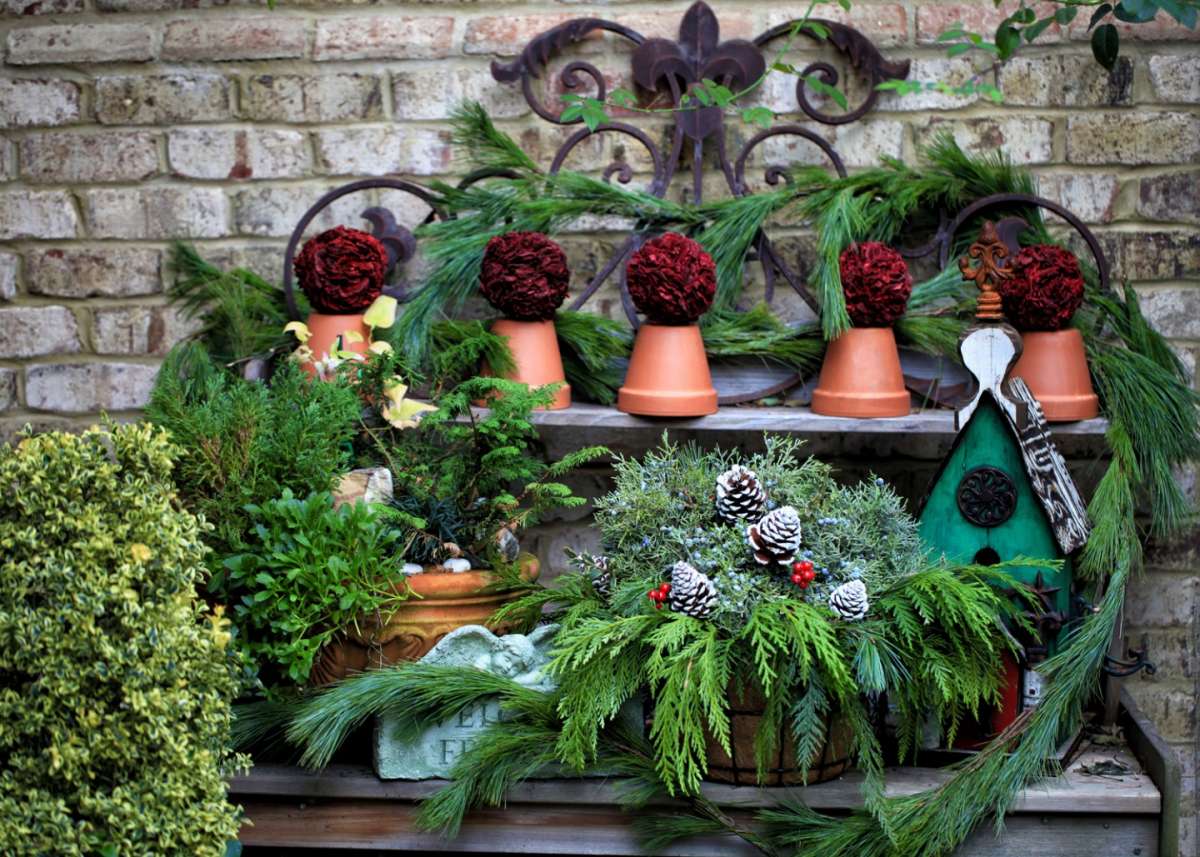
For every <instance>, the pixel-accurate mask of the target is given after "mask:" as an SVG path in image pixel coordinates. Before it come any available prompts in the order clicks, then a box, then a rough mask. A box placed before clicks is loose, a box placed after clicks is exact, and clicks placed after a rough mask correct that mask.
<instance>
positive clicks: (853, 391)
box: [812, 241, 912, 417]
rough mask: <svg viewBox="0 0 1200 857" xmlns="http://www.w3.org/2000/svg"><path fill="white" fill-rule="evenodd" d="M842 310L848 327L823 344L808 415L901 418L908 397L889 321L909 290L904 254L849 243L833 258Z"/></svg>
mask: <svg viewBox="0 0 1200 857" xmlns="http://www.w3.org/2000/svg"><path fill="white" fill-rule="evenodd" d="M838 267H839V269H840V273H841V279H842V290H843V292H844V293H845V296H846V312H847V314H848V315H849V316H850V321H851V322H853V324H854V326H853V327H852V328H850V329H849V330H847V331H846V332H845V333H843V334H842V335H841V336H838V337H837V338H836V339H834V340H832V341H831V342H830V343H829V346H828V348H827V349H826V351H825V362H824V363H823V364H822V365H821V377H820V379H819V381H818V382H817V388H816V389H815V390H814V391H813V397H812V409H813V413H817V414H824V415H826V416H833V417H902V416H905V415H906V414H908V412H909V407H910V399H909V395H908V390H907V389H905V387H904V375H903V373H902V372H901V371H900V354H899V352H898V351H897V349H896V336H895V334H894V333H893V331H892V325H894V324H895V323H896V322H897V321H899V320H900V318H901V317H902V316H903V315H904V311H905V307H906V306H907V305H908V297H909V295H910V294H912V275H911V274H910V273H909V271H908V265H907V264H905V262H904V258H903V257H902V256H901V255H900V254H899V253H898V252H897V251H896V250H894V249H892V248H891V247H888V246H887V245H886V244H880V243H879V242H877V241H865V242H862V243H859V244H853V245H851V246H850V247H848V248H846V249H845V250H844V251H842V254H841V257H840V258H839V260H838Z"/></svg>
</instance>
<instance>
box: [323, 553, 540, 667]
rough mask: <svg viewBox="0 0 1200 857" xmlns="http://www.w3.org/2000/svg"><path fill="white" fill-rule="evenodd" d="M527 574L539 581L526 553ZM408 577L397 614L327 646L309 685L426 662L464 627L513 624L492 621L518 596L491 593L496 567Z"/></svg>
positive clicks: (503, 629)
mask: <svg viewBox="0 0 1200 857" xmlns="http://www.w3.org/2000/svg"><path fill="white" fill-rule="evenodd" d="M520 562H521V577H522V578H524V579H525V580H536V579H537V576H538V573H539V571H540V568H539V566H538V561H537V558H536V557H534V556H532V555H530V554H522V555H521V560H520ZM431 568H433V567H432V566H431V567H429V568H427V569H426V571H424V572H422V573H421V574H412V575H408V576H407V577H406V578H405V580H404V581H403V582H397V583H396V585H395V587H394V589H395V591H396V592H397V593H401V592H404V591H405V587H406V586H407V587H408V589H409V590H411V593H412V594H410V595H409V596H408V600H406V601H402V602H400V603H399V604H397V605H396V606H395V607H394V608H393V610H392V612H391V613H390V614H388V615H386V616H382V617H379V618H375V617H372V618H370V619H366V620H364V621H362V622H360V623H359V627H358V630H357V631H354V630H349V631H347V632H346V633H345V634H344V635H343V636H342V637H341V638H340V639H339V640H338V641H337V642H336V643H332V644H330V645H328V646H326V647H325V648H324V649H322V650H321V653H320V654H319V655H318V656H317V660H316V663H315V664H314V665H313V669H312V673H311V675H310V677H309V683H310V684H312V685H314V686H318V687H319V686H321V685H324V684H329V683H330V682H333V681H337V680H338V679H341V678H344V677H345V676H347V675H349V674H351V673H356V672H362V671H363V670H367V669H375V668H378V667H383V666H387V665H388V664H394V663H397V662H398V661H416V660H420V659H421V658H422V657H424V656H425V655H426V654H428V653H429V650H430V649H432V648H433V647H434V646H436V645H437V643H438V641H439V640H441V639H442V637H444V636H446V635H447V634H449V633H450V632H451V631H453V630H455V629H456V628H461V627H463V626H464V625H484V626H486V627H488V628H489V629H491V630H492V631H493V632H494V633H496V634H504V633H507V632H508V631H509V630H510V628H509V627H508V626H507V625H493V624H491V623H489V622H488V619H489V618H490V617H491V615H492V614H493V613H495V612H496V611H497V610H499V609H500V608H501V607H502V606H504V605H505V604H507V603H508V602H509V601H512V600H513V599H514V598H516V597H517V593H514V592H511V591H509V592H488V591H485V590H487V588H488V587H489V586H491V585H493V584H494V583H495V582H496V575H495V574H493V573H492V572H491V571H464V572H459V573H457V574H452V573H450V572H446V571H432V570H430V569H431Z"/></svg>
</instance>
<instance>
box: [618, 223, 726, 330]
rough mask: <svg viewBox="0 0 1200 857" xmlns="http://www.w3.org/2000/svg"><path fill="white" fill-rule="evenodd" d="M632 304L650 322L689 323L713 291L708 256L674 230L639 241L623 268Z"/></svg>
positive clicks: (713, 277) (703, 310)
mask: <svg viewBox="0 0 1200 857" xmlns="http://www.w3.org/2000/svg"><path fill="white" fill-rule="evenodd" d="M625 281H626V283H627V284H628V286H629V296H630V297H631V298H633V303H634V305H635V306H636V307H637V308H638V309H639V310H640V311H641V312H642V313H644V314H645V316H646V318H647V320H649V321H650V322H652V323H654V324H691V323H692V322H694V321H696V319H698V318H700V316H702V315H704V313H706V312H708V308H709V307H710V306H712V302H713V297H714V296H715V295H716V294H717V266H716V264H715V263H714V262H713V260H712V256H710V255H708V254H707V253H705V252H704V249H703V248H702V247H701V246H700V245H699V244H697V243H696V242H695V241H693V240H692V239H691V238H687V237H685V236H683V235H680V234H679V233H678V232H667V233H666V234H664V235H660V236H659V237H657V238H654V239H652V240H650V241H647V242H646V243H645V244H643V245H642V247H641V249H640V250H638V251H637V252H636V253H634V254H633V258H632V259H630V260H629V266H628V267H627V268H626V269H625Z"/></svg>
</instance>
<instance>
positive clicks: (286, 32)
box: [162, 13, 307, 62]
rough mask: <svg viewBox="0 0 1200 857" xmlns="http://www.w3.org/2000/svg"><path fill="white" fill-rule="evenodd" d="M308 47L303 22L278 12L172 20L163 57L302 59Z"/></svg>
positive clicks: (184, 58) (210, 60) (179, 58)
mask: <svg viewBox="0 0 1200 857" xmlns="http://www.w3.org/2000/svg"><path fill="white" fill-rule="evenodd" d="M306 47H307V44H306V39H305V34H304V21H303V20H302V19H300V18H288V17H283V16H282V15H281V14H279V13H277V14H275V15H269V16H268V15H260V16H256V17H252V18H235V17H232V16H222V17H217V18H204V19H200V20H192V19H183V20H179V21H172V22H171V23H170V24H168V25H167V32H166V36H165V37H164V39H163V50H162V54H163V59H166V60H204V61H205V62H213V61H220V60H247V59H250V60H261V59H281V58H295V57H302V56H304V52H305V49H306Z"/></svg>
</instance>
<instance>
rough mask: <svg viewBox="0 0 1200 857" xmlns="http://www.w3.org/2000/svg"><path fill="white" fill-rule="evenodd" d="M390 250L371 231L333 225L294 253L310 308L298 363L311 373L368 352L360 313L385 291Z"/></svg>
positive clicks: (318, 372)
mask: <svg viewBox="0 0 1200 857" xmlns="http://www.w3.org/2000/svg"><path fill="white" fill-rule="evenodd" d="M387 269H388V254H387V250H386V249H385V248H384V246H383V244H382V243H380V241H379V240H378V239H377V238H375V237H374V236H373V235H369V234H368V233H366V232H362V231H361V230H358V229H350V228H348V227H345V226H336V227H334V228H333V229H329V230H327V231H325V232H322V233H321V234H319V235H317V236H315V237H313V238H310V239H309V240H308V241H306V242H305V243H304V247H303V248H301V250H300V253H299V255H298V256H297V257H296V278H297V280H299V283H300V288H301V290H302V291H303V292H304V296H305V297H306V298H307V299H308V302H309V304H310V305H311V306H312V312H311V313H310V314H309V316H308V321H307V322H306V323H305V325H304V333H305V335H304V336H302V337H301V338H302V344H303V345H304V346H306V347H307V349H308V353H307V355H306V358H305V359H304V360H303V362H302V363H301V365H302V366H303V368H304V370H305V371H306V372H308V373H309V374H310V375H313V376H318V375H322V374H324V375H326V376H327V375H329V374H331V373H330V372H329V371H324V372H323V371H322V370H323V369H326V370H327V369H328V366H329V365H330V364H331V363H333V364H336V362H337V361H339V360H341V359H345V358H346V357H347V356H352V355H356V354H357V355H362V354H365V353H366V352H367V348H368V340H369V336H370V331H369V329H368V327H367V324H366V323H365V322H364V321H363V314H364V313H365V312H366V311H367V309H368V308H369V307H370V306H371V304H372V303H374V302H375V300H376V298H378V297H380V295H381V294H382V293H383V280H384V277H385V276H386V274H387Z"/></svg>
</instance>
